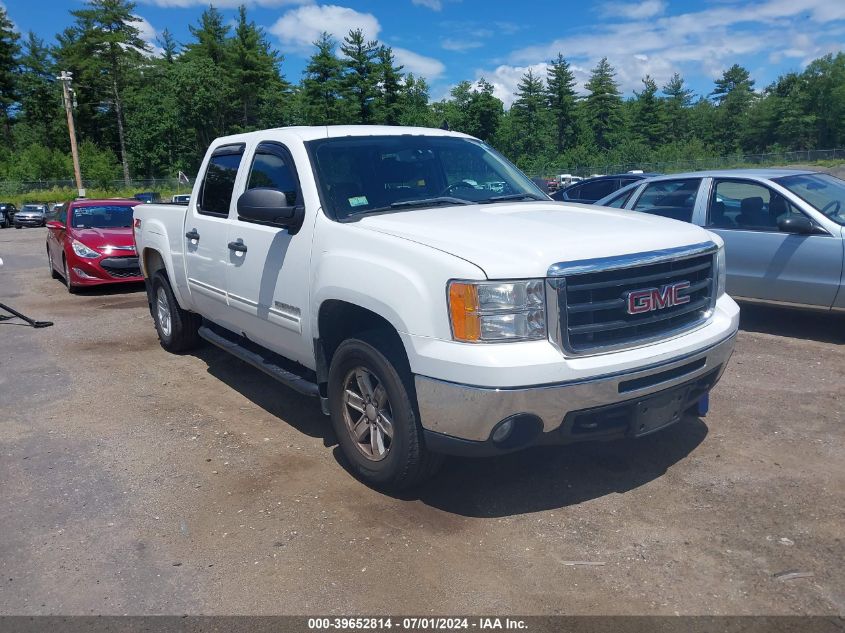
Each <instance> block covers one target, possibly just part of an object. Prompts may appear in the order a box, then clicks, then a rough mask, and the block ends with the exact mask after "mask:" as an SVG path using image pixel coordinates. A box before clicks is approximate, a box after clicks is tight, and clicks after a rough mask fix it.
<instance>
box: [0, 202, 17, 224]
mask: <svg viewBox="0 0 845 633" xmlns="http://www.w3.org/2000/svg"><path fill="white" fill-rule="evenodd" d="M17 211H18V210H17V208H16V207H15V205H13V204H12V203H11V202H0V228H4V229H8V228H9V227H10V226H12V220H13V219H14V217H15V213H17Z"/></svg>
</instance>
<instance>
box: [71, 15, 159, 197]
mask: <svg viewBox="0 0 845 633" xmlns="http://www.w3.org/2000/svg"><path fill="white" fill-rule="evenodd" d="M86 7H87V8H85V9H78V10H76V11H71V15H73V16H74V17H75V18H76V20H77V28H78V29H79V30H80V35H81V39H82V40H83V42H85V44H86V48H87V49H88V50H89V51H90V53H91V57H90V58H89V59H88V60H86V62H85V64H86V65H87V66H88V71H89V72H88V77H89V78H90V77H93V76H97V75H99V77H101V78H102V79H101V81H103V82H106V83H107V84H108V85H109V87H110V90H111V97H112V102H111V106H112V107H113V108H114V116H115V121H116V122H117V132H118V142H119V147H120V160H121V164H122V166H123V180H124V182H125V183H126V185H127V186H128V185H129V160H128V156H127V154H126V134H125V132H124V126H123V105H122V101H121V93H122V90H123V88H124V87H125V85H126V79H127V74H128V73H129V72H131V70H132V69H133V68H137V67H138V66H139V65H140V61H141V60H140V57H141V53H142V52H147V51H148V48H147V44H146V42H144V41H143V40H142V39H141V37H140V34H139V31H138V27H136V26H135V24H136V23H138V22H139V21H140V20H139V19H138V17H136V16H135V14H134V11H135V3H134V2H131V1H129V0H88V2H87V4H86Z"/></svg>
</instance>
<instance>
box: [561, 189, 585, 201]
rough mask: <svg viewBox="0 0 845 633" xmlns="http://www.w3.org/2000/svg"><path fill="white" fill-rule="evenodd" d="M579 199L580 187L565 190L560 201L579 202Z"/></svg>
mask: <svg viewBox="0 0 845 633" xmlns="http://www.w3.org/2000/svg"><path fill="white" fill-rule="evenodd" d="M580 198H581V187H580V186H578V187H572V189H567V190H566V192H565V193H564V194H562V195H561V199H562V200H563V199H565V200H579V199H580Z"/></svg>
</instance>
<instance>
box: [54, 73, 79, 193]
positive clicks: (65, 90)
mask: <svg viewBox="0 0 845 633" xmlns="http://www.w3.org/2000/svg"><path fill="white" fill-rule="evenodd" d="M56 79H58V80H59V81H61V82H62V97H63V100H64V103H65V112H66V113H67V130H68V133H69V134H70V153H71V155H72V156H73V175H74V176H75V177H76V189H77V190H78V191H79V197H80V198H84V197H85V189H83V188H82V175H81V174H80V172H79V150H78V149H77V147H76V127H74V125H73V102H72V101H71V98H70V92H71V88H70V82H71V80H72V79H73V73H69V72H68V71H66V70H63V71H62V74H61V75H59V76H58V77H56Z"/></svg>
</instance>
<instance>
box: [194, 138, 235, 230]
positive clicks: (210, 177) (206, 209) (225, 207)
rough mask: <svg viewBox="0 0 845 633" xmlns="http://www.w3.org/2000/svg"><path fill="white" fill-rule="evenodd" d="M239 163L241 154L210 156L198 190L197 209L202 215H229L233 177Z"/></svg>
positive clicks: (233, 183) (233, 184)
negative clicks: (200, 188)
mask: <svg viewBox="0 0 845 633" xmlns="http://www.w3.org/2000/svg"><path fill="white" fill-rule="evenodd" d="M240 165H241V154H240V153H237V154H219V155H216V156H212V157H211V160H210V161H209V163H208V169H207V170H206V172H205V178H204V180H203V183H202V190H201V191H200V199H199V205H198V211H199V212H200V213H202V214H203V215H217V216H223V217H225V216H227V215H229V206H230V205H231V203H232V191H233V190H234V188H235V177H236V176H237V175H238V167H240Z"/></svg>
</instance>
